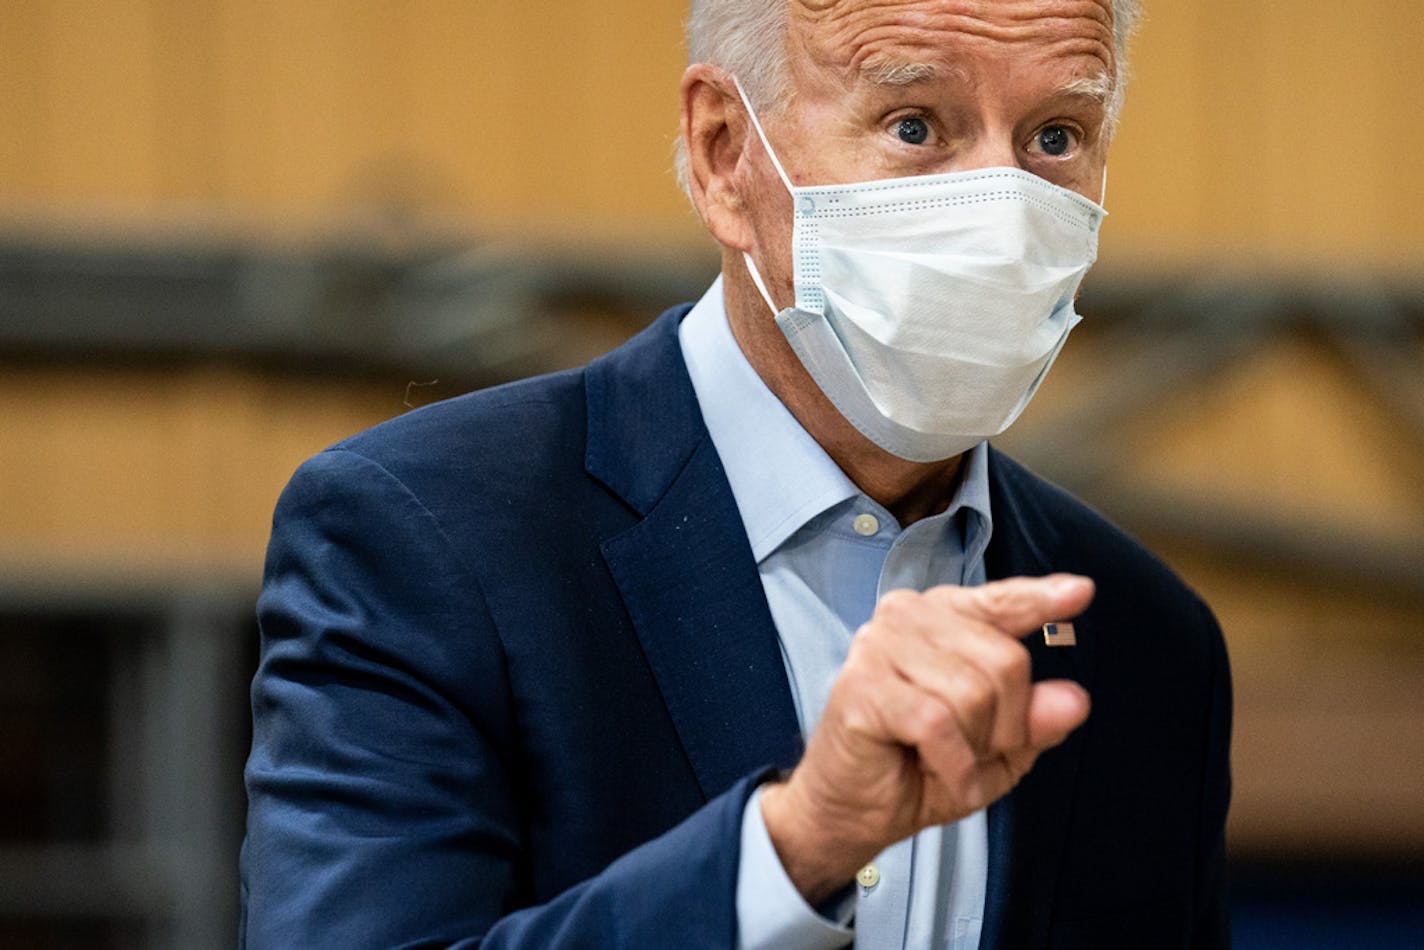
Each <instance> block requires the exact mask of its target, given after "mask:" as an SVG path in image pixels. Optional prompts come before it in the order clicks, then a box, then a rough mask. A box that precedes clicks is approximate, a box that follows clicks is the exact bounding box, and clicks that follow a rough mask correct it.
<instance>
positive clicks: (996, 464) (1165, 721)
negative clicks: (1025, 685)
mask: <svg viewBox="0 0 1424 950" xmlns="http://www.w3.org/2000/svg"><path fill="white" fill-rule="evenodd" d="M683 313H685V308H682V309H679V310H676V311H671V312H669V313H668V314H665V315H664V316H663V317H662V318H661V319H660V320H659V321H658V322H657V323H656V324H654V325H653V326H652V327H650V328H649V329H648V330H647V331H645V332H643V333H642V334H640V335H639V336H638V337H636V338H635V339H634V340H632V341H631V342H629V343H628V344H626V345H625V346H623V347H621V348H620V349H618V350H616V351H614V352H613V353H611V354H609V355H607V356H605V357H603V358H601V359H599V360H597V361H595V362H594V363H592V364H591V365H590V366H588V367H587V368H585V369H582V370H577V371H570V372H565V373H561V374H557V375H553V376H548V377H544V378H540V379H535V380H529V381H525V382H521V383H515V384H512V385H508V386H503V387H499V388H496V389H492V390H489V391H485V392H480V393H475V394H472V395H469V396H465V397H461V398H458V399H454V400H451V401H449V402H445V403H441V404H438V405H434V406H430V407H428V408H425V409H422V410H420V411H416V412H412V413H409V414H407V415H405V416H402V417H401V418H399V419H397V420H394V421H392V422H389V423H387V424H385V425H382V426H378V427H377V428H375V429H373V430H370V431H368V432H365V433H363V434H361V435H358V436H356V437H354V438H352V439H349V440H347V441H345V442H342V443H340V444H338V445H336V446H333V447H332V448H331V449H329V450H327V451H326V452H324V453H322V454H321V455H318V456H316V457H315V458H313V459H311V460H310V461H308V462H307V463H306V464H305V465H303V466H302V468H301V469H300V470H299V471H298V472H297V474H296V475H295V476H294V477H293V479H292V481H291V483H290V485H289V486H288V487H287V489H286V491H285V492H284V494H283V496H282V499H281V501H280V502H279V504H278V507H277V512H276V516H275V518H274V526H273V533H272V542H271V547H270V550H269V552H268V561H267V567H266V575H265V583H264V588H263V592H262V596H261V600H260V603H259V615H260V621H261V632H262V653H261V665H260V668H259V671H258V673H257V677H256V680H255V682H254V684H253V688H252V704H253V717H254V725H255V735H254V740H253V748H252V755H251V759H250V761H249V763H248V769H247V785H248V793H249V799H250V807H249V817H248V826H247V839H246V842H245V843H244V846H243V875H242V877H243V892H242V898H243V932H244V942H245V945H247V946H251V947H263V948H265V947H303V948H310V947H342V948H348V947H435V946H447V945H454V946H461V947H469V946H475V945H483V946H488V947H638V948H645V947H646V948H660V947H678V948H682V947H688V948H692V947H709V948H711V947H730V946H732V944H733V940H734V933H735V919H734V890H735V880H736V868H737V862H738V844H739V831H740V823H741V814H742V810H743V807H744V804H745V802H746V800H747V796H748V795H749V793H750V791H751V789H752V788H753V787H754V784H755V782H756V781H757V779H758V778H760V777H762V776H764V775H765V774H766V773H767V771H768V770H769V769H775V768H780V767H787V766H791V765H793V764H794V763H795V761H796V759H797V756H798V754H799V752H800V749H801V743H800V738H799V735H798V727H797V723H796V717H795V713H794V710H793V706H792V700H791V694H790V691H789V687H788V684H787V680H786V676H785V672H784V670H783V666H782V660H781V656H780V653H779V650H778V646H777V640H776V631H775V629H774V627H773V625H772V619H771V616H770V613H769V611H768V608H767V605H766V600H765V597H764V595H763V593H762V588H761V584H760V581H759V578H758V576H757V569H756V565H755V563H754V562H753V559H752V554H751V549H750V547H749V545H748V542H747V539H746V536H745V534H744V533H743V529H742V525H741V521H740V518H739V516H738V513H737V508H736V504H735V502H734V501H733V498H732V494H731V490H730V488H729V487H728V484H727V480H726V477H725V475H724V474H723V470H722V466H721V463H720V461H719V459H718V457H717V453H716V451H715V450H714V449H713V447H712V444H711V442H710V440H709V439H708V436H707V432H706V429H705V428H704V426H703V422H702V418H701V415H700V413H699V411H698V407H697V402H696V398H695V396H694V394H693V390H692V387H691V384H690V382H689V380H688V377H687V373H686V370H685V367H684V365H683V362H682V359H681V355H680V352H679V349H678V343H677V334H676V327H677V322H678V320H679V319H680V318H681V316H682V314H683ZM989 474H990V480H991V484H992V489H991V497H992V505H993V511H994V535H993V542H992V544H991V546H990V548H989V551H988V553H987V562H988V572H989V575H990V577H1004V576H1010V575H1017V574H1030V575H1037V574H1043V573H1047V572H1050V571H1058V570H1063V571H1075V572H1078V573H1082V574H1086V575H1089V576H1091V577H1093V578H1095V579H1096V581H1097V584H1098V595H1097V599H1096V600H1095V601H1094V603H1093V605H1092V607H1091V608H1089V610H1088V611H1087V613H1086V614H1085V615H1084V616H1082V617H1081V618H1079V619H1078V621H1077V624H1076V626H1077V637H1078V645H1077V646H1076V647H1073V648H1055V649H1048V648H1045V647H1044V646H1043V645H1042V643H1041V638H1035V639H1033V640H1030V641H1029V642H1030V644H1031V648H1032V652H1033V662H1034V675H1035V677H1037V678H1044V677H1060V676H1067V677H1072V678H1074V679H1076V680H1078V681H1079V682H1081V683H1082V684H1084V686H1086V687H1087V689H1088V690H1089V692H1090V693H1091V694H1092V696H1093V711H1092V715H1091V717H1090V719H1089V721H1088V723H1087V724H1086V725H1085V726H1084V727H1083V728H1081V729H1080V730H1079V731H1078V732H1077V733H1075V734H1074V735H1073V736H1072V737H1071V738H1070V739H1069V740H1068V741H1067V743H1065V744H1064V745H1063V746H1061V747H1059V748H1058V749H1055V750H1053V751H1050V752H1048V753H1047V754H1045V755H1044V756H1042V757H1041V758H1040V760H1039V762H1038V764H1037V765H1036V766H1035V768H1034V769H1033V771H1032V772H1031V773H1030V774H1029V775H1028V776H1027V777H1026V778H1025V779H1024V780H1023V782H1022V783H1021V784H1020V785H1019V787H1018V788H1017V789H1016V790H1015V791H1014V792H1013V793H1011V794H1010V795H1008V796H1007V797H1006V798H1004V799H1003V800H1001V801H1000V802H998V803H997V804H995V805H994V806H993V807H992V808H991V810H990V839H991V840H990V868H989V893H988V902H987V908H986V921H985V936H984V946H986V947H998V946H1002V947H1048V946H1052V947H1079V946H1081V947H1094V948H1104V947H1115V946H1123V947H1129V946H1130V947H1148V946H1150V947H1168V946H1215V945H1219V944H1221V943H1223V942H1224V928H1225V917H1224V904H1223V899H1222V898H1223V886H1224V883H1223V877H1224V874H1223V867H1224V856H1223V845H1222V829H1223V823H1224V820H1225V814H1226V807H1227V798H1228V770H1227V746H1228V734H1229V728H1230V686H1229V678H1228V672H1227V664H1226V657H1225V651H1224V648H1223V644H1222V639H1221V635H1220V632H1219V631H1218V629H1217V626H1216V624H1215V622H1214V620H1213V619H1212V617H1211V615H1210V613H1209V612H1208V610H1207V609H1206V608H1205V607H1204V606H1203V605H1202V603H1201V602H1200V601H1199V600H1198V599H1197V598H1196V597H1195V596H1194V595H1193V594H1192V593H1191V592H1190V591H1189V590H1187V589H1186V588H1185V587H1184V586H1183V585H1182V584H1181V583H1180V582H1179V581H1178V580H1177V579H1176V578H1175V577H1174V576H1173V575H1172V574H1171V573H1170V572H1169V571H1168V570H1167V569H1166V568H1164V567H1163V566H1162V565H1161V564H1159V563H1158V562H1157V561H1156V560H1154V559H1153V558H1152V557H1151V556H1150V555H1148V554H1147V553H1146V552H1144V551H1143V550H1142V549H1141V548H1139V547H1138V546H1137V545H1136V544H1134V543H1133V542H1132V541H1130V540H1129V539H1127V538H1126V537H1125V536H1123V535H1122V534H1121V533H1119V532H1118V531H1117V530H1116V529H1114V528H1113V527H1111V526H1110V525H1109V524H1107V523H1106V522H1105V521H1104V520H1102V519H1101V518H1100V517H1098V516H1097V515H1095V514H1094V513H1093V512H1091V511H1089V510H1088V509H1087V508H1085V507H1084V506H1083V505H1081V504H1080V503H1079V502H1077V501H1075V500H1074V499H1072V498H1071V497H1069V496H1068V495H1066V494H1065V493H1063V492H1062V491H1060V490H1058V489H1056V488H1053V487H1052V486H1050V485H1048V484H1046V483H1044V482H1042V481H1040V480H1038V479H1037V478H1035V477H1034V476H1033V475H1031V474H1029V473H1028V472H1026V471H1025V470H1024V469H1022V468H1021V467H1019V466H1018V465H1016V464H1015V463H1013V462H1012V461H1010V460H1009V459H1007V458H1006V457H1004V456H1002V455H1000V454H994V455H993V456H992V458H991V462H990V470H989Z"/></svg>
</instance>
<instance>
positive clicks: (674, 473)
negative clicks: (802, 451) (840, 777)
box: [586, 310, 800, 798]
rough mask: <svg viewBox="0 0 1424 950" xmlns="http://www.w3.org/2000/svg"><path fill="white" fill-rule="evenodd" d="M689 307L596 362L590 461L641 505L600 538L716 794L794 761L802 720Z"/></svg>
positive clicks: (710, 793)
mask: <svg viewBox="0 0 1424 950" xmlns="http://www.w3.org/2000/svg"><path fill="white" fill-rule="evenodd" d="M685 312H686V311H685V310H682V311H672V312H669V313H668V314H664V316H663V317H662V319H660V320H659V321H658V323H657V324H655V325H654V326H653V327H651V328H650V329H649V330H648V331H647V332H645V333H643V334H642V335H641V336H640V337H639V338H637V339H636V340H635V341H633V342H632V343H631V344H629V345H628V346H625V347H623V348H622V349H620V350H619V351H616V352H615V353H613V354H610V355H609V356H608V357H605V358H604V359H601V360H599V361H596V362H595V363H594V364H593V365H591V366H590V367H589V370H588V376H587V394H588V443H587V446H588V448H587V456H586V467H587V469H588V471H589V473H590V474H591V475H593V476H594V477H595V478H598V479H599V480H600V481H601V482H603V484H605V485H606V486H608V488H609V489H610V490H612V491H613V492H615V493H616V494H617V495H618V496H619V497H621V498H622V499H623V500H624V501H625V503H627V504H628V505H629V507H631V508H632V509H633V510H634V511H635V512H637V513H638V514H639V515H640V516H641V518H640V520H639V521H638V522H637V523H636V524H634V525H633V526H632V527H631V528H628V529H627V530H625V531H623V532H621V533H619V534H616V535H614V536H613V537H610V538H607V539H606V540H605V541H604V542H603V544H602V546H601V550H602V552H603V557H604V560H605V562H606V563H607V565H608V569H609V571H610V573H611V574H612V576H613V580H614V582H615V583H616V584H617V586H618V589H619V592H620V593H621V595H622V597H623V602H624V606H625V607H626V609H627V611H628V616H629V618H630V619H631V620H632V623H633V627H634V629H635V630H636V631H637V635H638V638H639V641H640V642H641V644H642V647H643V651H644V654H645V655H646V657H647V660H648V664H649V666H650V667H651V669H652V672H653V675H654V677H655V678H656V680H657V683H658V687H659V690H660V691H661V693H662V697H663V701H664V702H665V703H666V705H667V708H668V712H669V714H670V715H671V717H672V721H673V724H674V726H675V727H676V729H677V732H678V737H679V739H680V740H681V742H682V745H683V748H684V750H685V751H686V753H687V757H688V760H689V761H690V762H691V764H692V767H693V771H694V772H695V774H696V775H697V780H698V783H699V785H700V786H701V789H702V793H703V794H704V795H705V796H706V797H708V798H712V797H714V796H716V795H718V794H720V793H721V792H722V791H724V790H725V789H727V788H728V787H729V786H731V785H732V784H733V783H734V782H735V781H736V780H737V779H738V778H741V777H742V776H744V775H746V774H747V773H748V772H750V771H753V770H755V769H758V768H762V767H765V766H768V765H774V766H780V767H789V766H791V765H792V764H794V763H795V761H796V759H797V757H798V756H799V754H800V730H799V727H798V725H797V722H796V712H795V707H794V705H793V704H792V699H791V689H790V686H789V684H788V682H787V679H786V673H785V668H784V666H783V664H782V659H781V650H780V647H779V645H778V643H777V636H776V628H775V626H774V625H773V623H772V619H771V612H770V609H769V608H768V607H767V603H766V596H765V594H764V592H763V590H762V586H761V578H760V577H759V576H758V574H757V569H756V563H755V561H754V560H753V557H752V552H751V547H750V544H749V543H748V541H747V538H746V533H745V531H744V529H743V527H742V521H741V516H740V514H739V513H738V511H737V506H736V501H735V499H734V498H733V497H732V490H731V488H730V486H729V485H728V483H727V478H726V475H725V474H724V472H723V470H722V464H721V460H720V459H719V458H718V457H717V453H716V450H715V449H714V448H713V447H712V443H711V440H710V439H709V438H708V436H707V431H706V428H705V426H704V425H703V422H702V415H701V412H700V411H699V409H698V406H697V399H696V395H695V393H694V392H693V389H692V384H691V382H690V380H689V379H688V377H687V372H686V369H685V367H684V365H683V362H682V357H681V351H680V349H679V347H678V343H677V324H678V321H679V320H680V318H681V317H682V315H683V314H684V313H685Z"/></svg>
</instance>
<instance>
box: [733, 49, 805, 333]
mask: <svg viewBox="0 0 1424 950" xmlns="http://www.w3.org/2000/svg"><path fill="white" fill-rule="evenodd" d="M732 84H733V85H734V86H736V87H737V95H738V96H740V97H741V99H742V106H743V108H745V109H746V110H747V117H748V118H750V119H751V120H752V128H754V129H756V134H757V138H758V139H760V140H761V147H762V148H764V149H766V154H767V155H768V156H770V157H771V164H772V167H774V168H775V169H776V174H777V175H778V176H780V178H781V183H782V184H783V185H785V186H786V190H787V191H789V192H791V193H792V194H795V189H794V188H793V187H792V185H791V179H790V178H788V177H787V175H786V169H784V168H782V167H781V160H780V159H779V158H777V157H776V151H775V150H774V149H772V147H771V143H770V142H769V141H767V138H766V131H765V130H764V129H762V127H761V120H760V119H758V118H757V114H756V112H755V111H754V110H753V109H752V104H751V101H750V100H748V99H747V92H746V90H745V89H743V88H742V83H741V81H740V80H739V79H737V77H736V76H733V77H732ZM742 262H743V263H744V264H746V265H747V273H749V274H751V275H752V283H753V284H756V289H757V291H758V292H759V293H760V294H761V299H762V300H765V301H766V305H767V307H768V308H769V309H770V310H771V314H772V316H776V315H777V314H778V313H780V312H781V311H779V310H777V309H776V303H775V302H774V301H773V300H772V299H771V293H770V292H768V291H767V289H766V281H764V280H762V278H761V271H759V270H757V266H756V263H755V262H754V261H752V256H751V255H750V254H748V253H747V252H746V251H743V252H742Z"/></svg>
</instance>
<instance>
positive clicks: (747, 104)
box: [732, 76, 796, 194]
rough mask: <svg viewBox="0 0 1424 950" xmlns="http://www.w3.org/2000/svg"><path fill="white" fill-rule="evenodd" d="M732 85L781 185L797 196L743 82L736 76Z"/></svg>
mask: <svg viewBox="0 0 1424 950" xmlns="http://www.w3.org/2000/svg"><path fill="white" fill-rule="evenodd" d="M732 85H734V86H736V87H737V95H739V96H741V97H742V106H743V107H744V108H745V109H746V110H747V117H748V118H750V119H751V120H752V128H754V129H756V134H757V138H759V139H761V147H762V148H764V149H766V154H768V155H770V156H771V164H772V165H773V166H775V168H776V173H777V174H778V175H780V176H781V183H782V184H783V185H785V186H786V190H787V191H789V192H791V193H792V194H795V192H796V188H795V187H794V186H793V185H792V184H791V179H790V178H789V177H788V176H787V174H786V169H784V168H782V167H781V159H779V158H777V157H776V150H775V149H773V148H772V147H771V143H770V142H769V141H767V138H766V132H765V130H763V129H762V127H761V120H760V119H758V118H757V114H756V112H755V111H754V110H753V109H752V104H751V100H749V99H748V98H747V92H746V90H745V89H743V88H742V83H741V80H739V79H737V77H736V76H733V77H732Z"/></svg>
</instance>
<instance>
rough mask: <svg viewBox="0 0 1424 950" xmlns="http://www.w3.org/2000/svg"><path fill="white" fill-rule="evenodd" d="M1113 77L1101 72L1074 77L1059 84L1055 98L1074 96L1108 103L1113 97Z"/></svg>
mask: <svg viewBox="0 0 1424 950" xmlns="http://www.w3.org/2000/svg"><path fill="white" fill-rule="evenodd" d="M1112 91H1113V79H1112V77H1111V76H1109V75H1108V74H1107V73H1099V74H1098V75H1096V76H1084V77H1083V78H1081V79H1074V80H1072V81H1070V82H1066V83H1064V84H1063V85H1061V86H1059V87H1058V89H1057V91H1056V92H1055V93H1054V96H1055V98H1057V97H1067V96H1073V97H1078V98H1084V99H1093V100H1095V101H1097V102H1100V103H1102V104H1103V105H1107V103H1108V101H1109V100H1111V99H1112Z"/></svg>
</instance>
